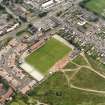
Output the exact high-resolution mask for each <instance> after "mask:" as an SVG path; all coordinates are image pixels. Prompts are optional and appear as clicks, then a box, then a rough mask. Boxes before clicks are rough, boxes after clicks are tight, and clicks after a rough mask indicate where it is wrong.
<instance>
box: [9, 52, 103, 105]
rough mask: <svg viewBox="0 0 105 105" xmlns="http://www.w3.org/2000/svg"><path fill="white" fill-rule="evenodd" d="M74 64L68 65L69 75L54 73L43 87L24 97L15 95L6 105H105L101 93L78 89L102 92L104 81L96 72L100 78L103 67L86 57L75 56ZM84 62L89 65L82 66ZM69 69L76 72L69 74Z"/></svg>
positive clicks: (64, 72) (69, 72) (36, 88)
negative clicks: (41, 104)
mask: <svg viewBox="0 0 105 105" xmlns="http://www.w3.org/2000/svg"><path fill="white" fill-rule="evenodd" d="M84 57H85V58H84ZM81 58H82V64H80V63H79V66H76V64H78V62H79V61H80V62H81ZM86 59H87V60H86ZM74 60H75V64H74V61H71V62H72V63H71V62H70V63H69V64H68V65H69V66H67V67H68V71H63V72H56V73H55V74H53V75H52V76H50V77H48V78H47V80H46V81H44V82H42V84H40V85H38V86H37V87H34V88H33V90H31V91H30V92H29V93H28V94H27V96H25V97H24V96H21V97H19V96H18V95H16V96H15V99H14V100H13V101H12V102H10V103H9V105H20V101H22V102H23V103H22V104H21V105H37V104H36V103H37V102H42V103H46V104H48V105H105V95H104V94H103V93H102V94H101V93H97V92H91V91H85V90H81V89H77V88H83V89H92V90H94V91H98V92H99V91H105V78H104V77H103V76H100V75H99V74H97V73H96V72H95V71H97V72H98V73H101V74H102V72H100V71H101V70H103V71H104V70H105V67H104V66H102V65H103V64H102V63H99V62H98V61H96V60H94V59H93V58H92V57H91V56H88V55H85V54H84V56H81V55H79V56H77V58H75V59H74ZM84 60H86V61H88V63H90V65H89V64H87V62H86V61H85V63H83V61H84ZM94 63H95V64H94ZM73 64H74V65H73ZM70 65H71V66H70ZM75 66H76V68H75ZM69 68H71V69H72V68H73V69H74V68H75V69H77V70H73V69H72V71H71V69H70V71H69ZM91 69H92V70H94V71H92V70H91ZM96 69H98V70H96ZM64 70H65V69H64ZM102 75H103V74H102ZM73 86H74V87H73ZM75 87H76V88H75ZM14 103H15V104H14Z"/></svg>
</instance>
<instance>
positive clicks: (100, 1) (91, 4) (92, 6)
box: [84, 0, 105, 17]
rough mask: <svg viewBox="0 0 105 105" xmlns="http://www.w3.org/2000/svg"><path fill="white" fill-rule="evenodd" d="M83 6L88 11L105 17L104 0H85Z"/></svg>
mask: <svg viewBox="0 0 105 105" xmlns="http://www.w3.org/2000/svg"><path fill="white" fill-rule="evenodd" d="M84 6H85V7H86V8H87V9H89V10H90V11H92V12H94V13H97V14H98V15H101V16H104V17H105V0H87V1H86V2H84Z"/></svg>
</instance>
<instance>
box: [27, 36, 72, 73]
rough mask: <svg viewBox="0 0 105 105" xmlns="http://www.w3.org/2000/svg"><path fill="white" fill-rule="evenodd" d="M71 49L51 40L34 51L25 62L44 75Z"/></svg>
mask: <svg viewBox="0 0 105 105" xmlns="http://www.w3.org/2000/svg"><path fill="white" fill-rule="evenodd" d="M70 50H71V49H70V48H69V47H68V46H66V45H65V44H63V43H61V42H60V41H58V40H56V39H54V38H51V39H49V40H48V41H47V42H46V44H45V45H44V46H42V47H41V48H39V49H38V50H36V51H34V52H33V53H32V54H30V55H29V56H28V57H27V58H26V62H27V63H28V64H30V65H31V66H33V67H34V68H36V69H38V70H39V72H41V73H44V74H45V73H46V72H47V71H48V70H49V69H50V68H51V67H52V66H53V65H54V64H55V63H56V62H57V61H58V60H60V59H61V58H63V57H64V56H65V55H66V54H67V53H69V51H70Z"/></svg>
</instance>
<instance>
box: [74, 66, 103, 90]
mask: <svg viewBox="0 0 105 105" xmlns="http://www.w3.org/2000/svg"><path fill="white" fill-rule="evenodd" d="M72 84H73V85H75V86H78V87H81V88H88V89H93V90H98V91H105V79H104V78H103V77H101V76H99V75H98V74H96V73H95V72H93V71H91V70H90V69H88V68H84V67H83V68H81V69H80V71H79V72H78V73H77V74H76V75H75V77H74V78H73V80H72Z"/></svg>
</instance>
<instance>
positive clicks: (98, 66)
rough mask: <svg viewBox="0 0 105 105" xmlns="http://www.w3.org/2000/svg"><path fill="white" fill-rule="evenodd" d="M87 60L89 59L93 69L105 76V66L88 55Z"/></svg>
mask: <svg viewBox="0 0 105 105" xmlns="http://www.w3.org/2000/svg"><path fill="white" fill-rule="evenodd" d="M86 58H87V59H88V61H89V63H90V64H91V66H92V68H93V69H95V70H96V71H98V72H100V73H101V74H103V75H105V64H103V63H101V62H100V61H98V60H94V59H93V58H92V57H91V56H89V55H87V54H86Z"/></svg>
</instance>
